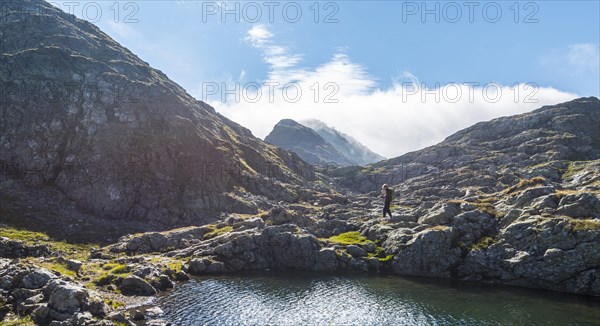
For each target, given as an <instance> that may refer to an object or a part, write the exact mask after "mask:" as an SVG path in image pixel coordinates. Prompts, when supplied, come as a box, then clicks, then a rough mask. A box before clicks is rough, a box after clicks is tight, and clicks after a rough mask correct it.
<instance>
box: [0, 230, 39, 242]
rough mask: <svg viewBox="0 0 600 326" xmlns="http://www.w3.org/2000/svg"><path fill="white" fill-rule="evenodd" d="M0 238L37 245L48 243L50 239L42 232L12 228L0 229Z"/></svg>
mask: <svg viewBox="0 0 600 326" xmlns="http://www.w3.org/2000/svg"><path fill="white" fill-rule="evenodd" d="M0 237H6V238H10V239H13V240H20V241H23V242H24V243H26V244H29V245H31V244H38V243H39V242H40V241H49V240H50V238H48V236H47V235H46V234H44V233H42V232H33V231H27V230H21V229H16V228H12V227H0Z"/></svg>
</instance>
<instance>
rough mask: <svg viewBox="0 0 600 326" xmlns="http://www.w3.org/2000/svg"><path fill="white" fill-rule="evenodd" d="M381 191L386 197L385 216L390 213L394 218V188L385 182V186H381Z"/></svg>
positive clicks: (383, 196) (384, 204) (384, 203)
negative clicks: (391, 207) (392, 208)
mask: <svg viewBox="0 0 600 326" xmlns="http://www.w3.org/2000/svg"><path fill="white" fill-rule="evenodd" d="M381 192H382V194H383V195H382V196H381V197H382V198H385V199H384V202H383V217H385V213H388V214H389V215H390V218H392V211H391V210H390V204H391V203H392V199H394V190H393V189H392V188H390V187H388V185H387V184H383V186H381Z"/></svg>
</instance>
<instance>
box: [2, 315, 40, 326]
mask: <svg viewBox="0 0 600 326" xmlns="http://www.w3.org/2000/svg"><path fill="white" fill-rule="evenodd" d="M0 324H1V325H2V326H35V323H34V322H33V320H32V319H31V316H26V317H22V318H21V317H19V318H16V319H8V320H2V321H1V322H0Z"/></svg>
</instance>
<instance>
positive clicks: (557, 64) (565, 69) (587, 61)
mask: <svg viewBox="0 0 600 326" xmlns="http://www.w3.org/2000/svg"><path fill="white" fill-rule="evenodd" d="M540 63H541V64H542V65H543V66H545V67H548V68H550V69H554V70H557V71H559V72H561V73H564V74H567V75H569V76H576V75H587V74H589V73H590V72H593V73H596V74H597V73H598V71H599V66H600V43H578V44H572V45H569V46H568V47H565V48H562V49H559V50H555V51H552V52H550V53H548V54H546V55H545V56H543V57H542V58H541V60H540Z"/></svg>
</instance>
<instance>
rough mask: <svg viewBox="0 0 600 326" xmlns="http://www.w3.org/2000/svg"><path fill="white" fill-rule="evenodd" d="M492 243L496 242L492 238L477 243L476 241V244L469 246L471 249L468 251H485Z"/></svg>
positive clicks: (482, 239)
mask: <svg viewBox="0 0 600 326" xmlns="http://www.w3.org/2000/svg"><path fill="white" fill-rule="evenodd" d="M494 242H496V240H494V238H492V237H483V238H481V239H480V240H479V241H477V243H474V244H473V245H471V247H470V248H469V249H470V250H485V249H487V248H488V247H489V246H491V245H492V244H493V243H494Z"/></svg>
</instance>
